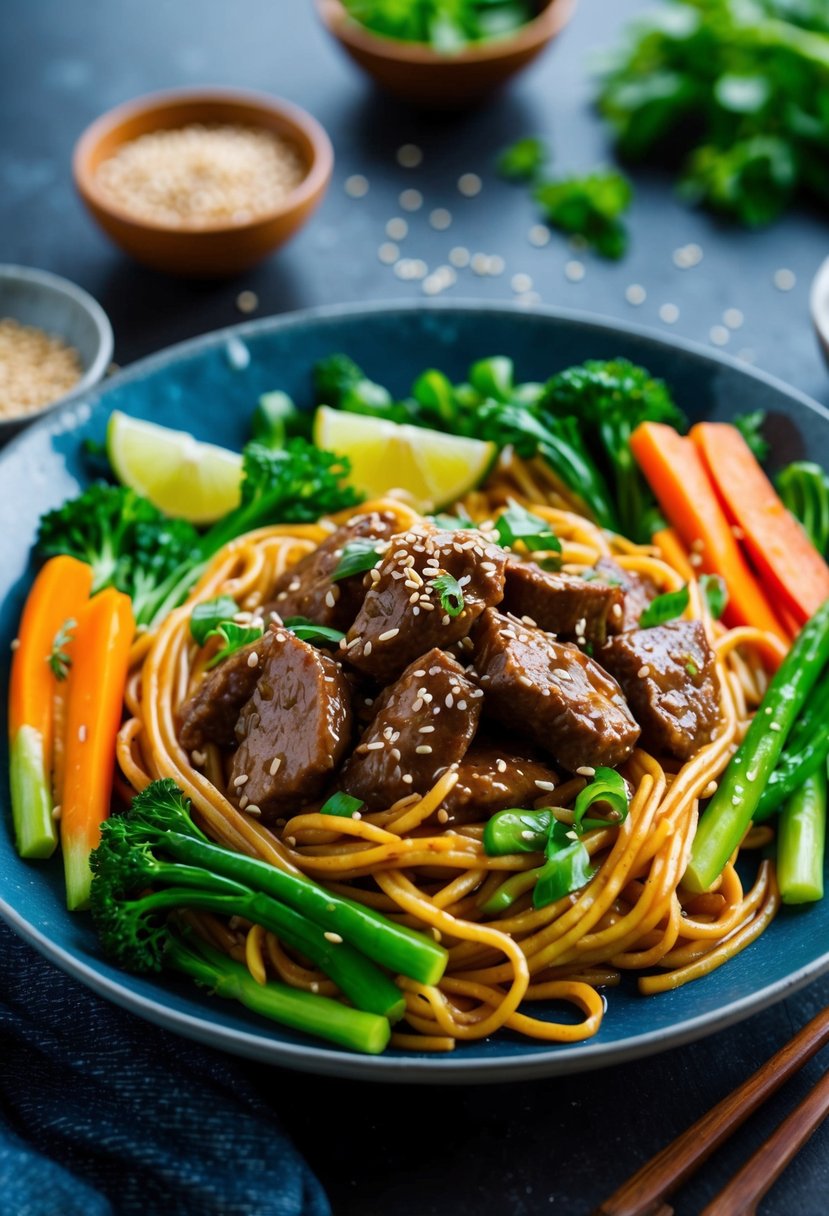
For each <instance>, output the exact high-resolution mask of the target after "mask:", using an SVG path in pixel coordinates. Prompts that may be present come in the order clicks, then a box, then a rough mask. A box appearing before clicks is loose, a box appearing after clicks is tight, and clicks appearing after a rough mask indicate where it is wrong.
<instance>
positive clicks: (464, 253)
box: [449, 245, 472, 270]
mask: <svg viewBox="0 0 829 1216" xmlns="http://www.w3.org/2000/svg"><path fill="white" fill-rule="evenodd" d="M471 257H472V254H471V253H470V252H469V250H468V249H466V248H465V247H464V246H463V245H455V247H454V249H450V250H449V261H450V262H451V264H452V265H453V266H455V267H456V268H457V269H458V270H463V269H464V268H465V267H466V266H468V265H469V262H470V259H471Z"/></svg>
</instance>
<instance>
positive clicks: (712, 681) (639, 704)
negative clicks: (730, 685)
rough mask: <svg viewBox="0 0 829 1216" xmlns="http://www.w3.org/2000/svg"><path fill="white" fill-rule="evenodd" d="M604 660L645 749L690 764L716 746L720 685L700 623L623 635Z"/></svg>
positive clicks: (680, 623)
mask: <svg viewBox="0 0 829 1216" xmlns="http://www.w3.org/2000/svg"><path fill="white" fill-rule="evenodd" d="M599 657H600V661H601V663H602V664H603V666H605V667H606V668H607V669H608V671H610V672H612V673H613V675H614V676H615V677H616V679H617V680H618V681H619V683H620V684H621V686H622V688H623V689H624V691H625V694H626V696H627V698H628V701H629V702H630V706H631V709H632V710H633V712H634V714H635V715H636V719H637V721H638V722H639V724H640V726H641V727H642V738H643V742H644V744H645V746H646V747H648V748H649V749H650V750H652V751H654V752H656V753H657V755H660V754H664V753H665V752H668V753H670V755H672V756H676V758H677V759H678V760H687V759H689V757H691V756H693V754H694V752H696V751H698V750H699V748H700V747H702V746H703V744H705V743H709V742H710V741H711V731H712V730H713V729H714V727H715V726H716V725H717V721H718V719H719V684H718V680H717V673H716V670H715V667H714V655H713V653H712V651H711V647H710V646H709V645H708V639H707V638H706V636H705V630H704V629H703V626H702V624H701V622H700V621H670V622H669V623H668V624H667V625H655V626H654V627H653V628H652V629H634V630H631V631H629V632H628V633H622V634H620V635H619V637H616V638H612V639H611V641H609V642H608V643H607V645H606V646H605V647H604V648H603V650H602V652H601V654H600V656H599Z"/></svg>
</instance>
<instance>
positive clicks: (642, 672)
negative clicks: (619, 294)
mask: <svg viewBox="0 0 829 1216" xmlns="http://www.w3.org/2000/svg"><path fill="white" fill-rule="evenodd" d="M636 674H637V675H638V677H639V679H640V680H646V679H647V678H648V676H649V675H650V674H651V669H650V667H648V665H647V663H643V665H642V666H641V667H640V668H639V670H638V671H637V673H636Z"/></svg>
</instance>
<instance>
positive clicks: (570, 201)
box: [533, 169, 633, 259]
mask: <svg viewBox="0 0 829 1216" xmlns="http://www.w3.org/2000/svg"><path fill="white" fill-rule="evenodd" d="M533 197H534V199H535V201H536V202H537V203H538V205H539V207H540V208H541V211H542V214H543V216H544V219H545V220H546V221H547V223H548V224H551V225H552V226H553V227H554V228H559V229H560V230H561V231H562V232H566V233H569V234H570V235H571V236H580V237H582V238H583V239H584V240H585V241H586V242H587V244H588V245H589V246H590V247H591V248H592V249H595V251H596V253H598V254H601V256H602V257H605V258H613V259H617V258H620V257H622V256H623V254H624V253H625V252H626V250H627V246H628V233H627V229H626V228H625V225H624V222H623V220H622V216H623V215H624V214H625V212H626V211H627V210H628V208H629V207H630V204H631V202H632V200H633V188H632V186H631V184H630V182H629V181H628V179H627V178H626V177H625V176H624V175H623V174H621V173H619V172H618V170H615V169H594V170H593V171H592V172H591V173H586V174H584V175H583V176H577V175H571V176H569V177H561V178H558V179H556V180H551V181H543V182H540V183H539V185H537V186H536V188H535V190H534V191H533Z"/></svg>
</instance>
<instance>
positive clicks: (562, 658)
mask: <svg viewBox="0 0 829 1216" xmlns="http://www.w3.org/2000/svg"><path fill="white" fill-rule="evenodd" d="M472 638H473V642H474V644H475V657H474V666H475V670H476V671H477V672H478V674H479V677H480V681H481V687H482V688H483V689H484V696H485V699H486V710H487V712H488V713H489V714H490V715H491V716H492V717H494V718H495V719H496V720H497V721H499V722H501V723H503V725H504V726H506V727H507V729H509V730H511V731H513V732H520V733H525V734H526V736H527V737H528V738H529V739H531V740H532V741H533V742H534V743H536V744H537V745H538V746H539V747H540V748H541V749H542V751H543V752H544V753H545V754H547V755H549V756H552V758H553V760H555V761H556V762H557V763H558V764H560V765H561V766H562V767H563V768H566V769H569V770H570V771H571V772H575V771H577V770H578V769H579V768H581V767H583V766H590V767H592V768H596V767H597V766H598V765H600V764H604V765H608V766H609V767H611V768H615V767H616V765H618V764H621V763H622V761H623V760H626V759H627V758H628V756H629V755H630V753H631V752H632V751H633V748H634V746H635V744H636V740H637V739H638V737H639V727H638V726H637V725H636V722H635V721H634V720H633V717H632V716H631V713H630V710H629V709H628V707H627V703H626V702H625V699H624V697H623V695H622V691H621V689H620V688H619V685H618V684H617V683H616V681H615V680H613V679H612V678H611V677H610V676H609V675H608V674H607V673H606V672H604V671H602V669H601V667H599V666H598V664H597V663H594V662H593V660H592V659H590V658H588V656H587V655H586V654H584V653H583V652H582V651H581V650H579V649H578V647H577V646H572V645H570V644H569V643H568V642H557V641H556V640H555V639H554V638H552V637H551V636H550V634H549V633H545V632H544V631H543V630H541V629H533V628H531V627H530V626H528V625H524V624H522V623H521V622H520V621H518V620H517V619H515V618H513V617H507V616H503V615H502V614H501V613H500V612H495V611H493V610H492V609H487V611H486V612H485V613H484V614H483V616H482V617H481V619H480V621H479V622H478V623H477V624H476V626H475V629H474V631H473V635H472Z"/></svg>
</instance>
